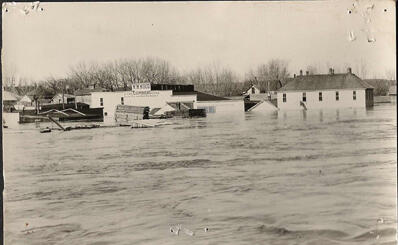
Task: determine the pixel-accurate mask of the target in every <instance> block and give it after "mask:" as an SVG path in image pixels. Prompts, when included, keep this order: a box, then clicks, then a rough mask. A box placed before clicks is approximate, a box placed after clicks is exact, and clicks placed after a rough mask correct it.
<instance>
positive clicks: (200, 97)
mask: <svg viewBox="0 0 398 245" xmlns="http://www.w3.org/2000/svg"><path fill="white" fill-rule="evenodd" d="M193 94H196V95H197V97H196V100H197V101H215V100H229V99H227V98H223V97H219V96H215V95H211V94H206V93H203V92H199V91H193V92H173V95H193Z"/></svg>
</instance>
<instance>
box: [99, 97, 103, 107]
mask: <svg viewBox="0 0 398 245" xmlns="http://www.w3.org/2000/svg"><path fill="white" fill-rule="evenodd" d="M100 106H104V99H103V98H100Z"/></svg>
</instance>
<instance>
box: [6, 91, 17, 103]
mask: <svg viewBox="0 0 398 245" xmlns="http://www.w3.org/2000/svg"><path fill="white" fill-rule="evenodd" d="M17 100H18V96H17V95H16V94H14V93H11V92H8V91H3V101H17Z"/></svg>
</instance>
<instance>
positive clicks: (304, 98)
mask: <svg viewBox="0 0 398 245" xmlns="http://www.w3.org/2000/svg"><path fill="white" fill-rule="evenodd" d="M306 101H307V94H306V93H303V102H306Z"/></svg>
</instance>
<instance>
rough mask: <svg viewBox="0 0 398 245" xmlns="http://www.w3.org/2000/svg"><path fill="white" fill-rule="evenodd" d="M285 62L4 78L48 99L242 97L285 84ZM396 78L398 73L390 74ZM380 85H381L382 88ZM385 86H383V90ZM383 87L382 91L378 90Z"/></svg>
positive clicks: (102, 67) (96, 66) (130, 67)
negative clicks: (167, 88)
mask: <svg viewBox="0 0 398 245" xmlns="http://www.w3.org/2000/svg"><path fill="white" fill-rule="evenodd" d="M360 66H361V67H360V68H361V69H358V71H360V73H361V74H360V77H361V75H362V76H366V74H367V66H366V63H364V62H362V63H361V65H360ZM288 67H289V64H288V62H287V61H285V60H281V59H271V60H269V61H268V62H266V63H263V64H259V65H258V66H257V67H255V68H253V69H251V70H249V71H248V72H246V74H245V75H244V76H243V77H240V76H239V75H238V74H236V73H235V72H234V71H232V70H231V69H229V68H225V67H220V66H218V65H214V64H213V65H208V66H205V67H200V68H197V69H193V70H190V71H188V72H179V71H178V70H177V69H176V68H175V67H174V66H172V65H171V64H170V62H168V61H167V60H164V59H159V58H152V57H147V58H143V59H124V60H116V61H110V62H104V63H89V64H87V63H85V62H81V63H78V64H76V65H73V66H71V67H70V68H69V70H68V72H67V74H66V76H65V77H64V78H55V77H51V76H50V77H48V78H46V79H43V80H41V81H29V80H27V79H24V78H21V79H16V77H15V74H7V75H5V76H3V86H4V87H5V88H6V89H7V90H9V91H12V92H15V93H17V94H18V95H21V96H22V95H25V94H31V95H33V94H34V95H36V96H37V97H45V96H50V95H54V94H57V93H62V92H65V93H69V94H73V93H74V92H75V91H76V90H79V89H83V88H87V87H89V86H95V87H97V88H98V87H101V88H105V89H107V90H109V91H120V90H130V89H131V83H155V84H193V85H194V86H195V90H197V91H202V92H205V93H210V94H213V95H218V96H238V95H241V94H242V92H244V91H245V90H246V89H248V88H249V87H250V85H251V84H261V82H263V81H267V80H281V81H282V82H283V81H285V80H286V79H287V78H288V77H290V74H289V72H288ZM319 70H320V66H319V65H316V66H315V65H311V66H307V67H306V71H309V74H316V73H318V72H319ZM389 73H391V74H387V75H389V76H390V77H391V78H393V77H394V78H395V72H394V74H392V73H393V72H391V71H390V72H389ZM374 85H376V87H375V92H376V93H375V94H376V95H378V93H385V92H386V90H388V88H386V86H385V84H383V83H382V82H379V83H375V84H374ZM379 85H380V86H379ZM381 86H383V87H381ZM379 87H380V88H379Z"/></svg>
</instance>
